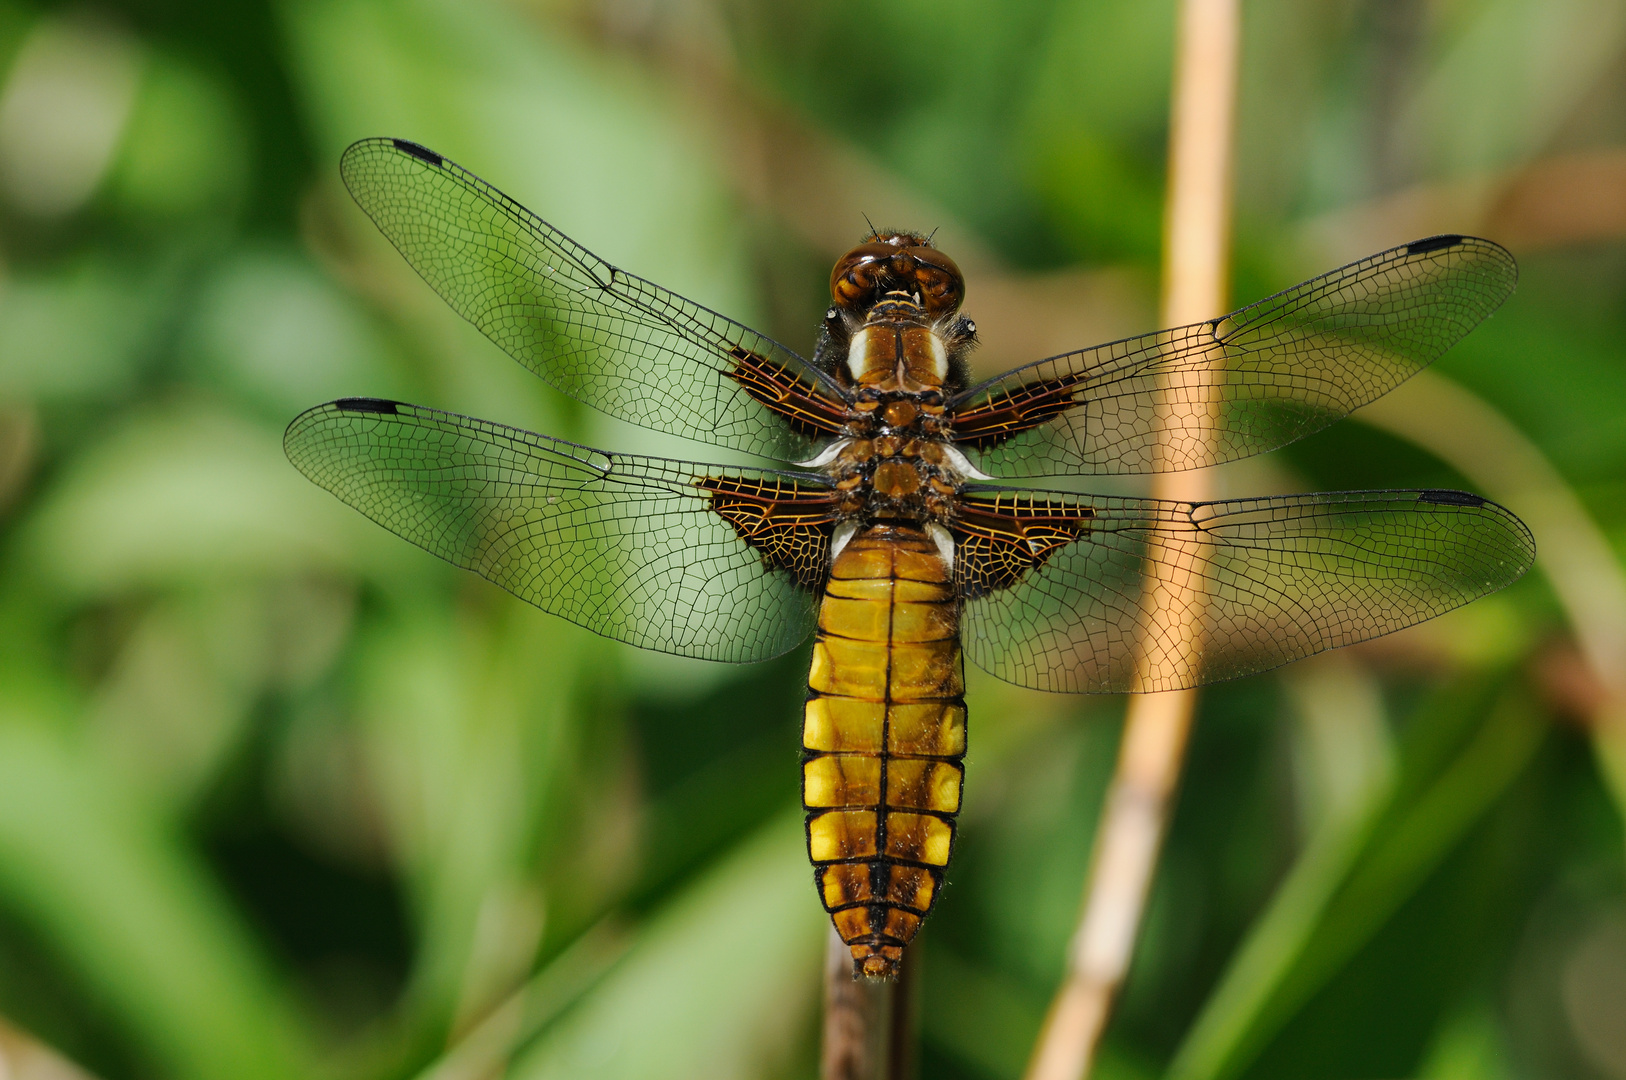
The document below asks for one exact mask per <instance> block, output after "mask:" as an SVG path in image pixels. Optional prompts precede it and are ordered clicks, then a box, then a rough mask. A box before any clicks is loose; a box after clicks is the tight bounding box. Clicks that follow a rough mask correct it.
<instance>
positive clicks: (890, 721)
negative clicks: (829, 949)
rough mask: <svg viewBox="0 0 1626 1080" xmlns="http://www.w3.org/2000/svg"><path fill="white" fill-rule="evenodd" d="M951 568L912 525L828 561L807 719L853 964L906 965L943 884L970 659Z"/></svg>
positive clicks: (828, 885)
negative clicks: (964, 657) (963, 652)
mask: <svg viewBox="0 0 1626 1080" xmlns="http://www.w3.org/2000/svg"><path fill="white" fill-rule="evenodd" d="M950 578H951V574H950V569H949V566H948V564H947V562H946V561H945V560H944V559H943V558H942V556H941V555H940V554H939V553H938V550H937V548H936V546H935V545H934V544H933V543H932V542H931V540H930V539H929V538H928V537H927V536H926V535H925V534H924V533H923V532H922V531H921V530H920V529H917V528H912V527H900V526H876V527H873V528H871V529H869V530H868V531H866V532H864V533H862V534H860V535H859V536H856V537H854V538H853V539H852V540H851V541H850V542H849V543H848V544H847V546H846V547H845V548H843V549H842V550H841V552H840V553H839V554H838V555H837V556H836V558H835V559H834V561H833V562H832V563H831V565H830V578H829V581H828V583H827V584H826V586H825V593H824V599H823V601H822V603H821V604H820V608H819V627H818V633H817V636H816V638H815V641H814V645H813V670H812V673H811V674H810V675H809V676H808V697H807V706H806V712H805V714H804V719H803V728H802V759H803V761H802V804H803V806H804V807H806V809H807V846H808V855H809V857H810V858H811V859H812V860H813V865H814V872H813V873H814V880H815V882H816V883H817V885H818V888H819V894H820V898H821V899H822V900H823V901H824V906H825V909H826V910H827V911H829V912H830V914H831V918H832V920H833V921H834V922H835V926H836V930H837V931H838V932H839V933H840V934H841V938H842V940H843V941H845V942H846V943H847V944H848V945H849V946H850V947H851V948H852V953H853V962H854V964H855V966H856V969H857V970H858V971H859V972H861V973H863V974H865V975H873V976H891V975H894V974H896V972H897V968H898V962H899V960H900V959H901V957H902V955H903V948H904V946H905V945H907V944H908V943H909V941H910V939H912V938H913V937H914V936H915V931H916V930H917V929H919V927H920V920H921V919H923V918H924V917H925V915H926V912H927V911H929V910H930V909H931V906H932V903H933V902H934V901H935V900H936V899H937V893H938V891H939V889H940V888H941V887H942V883H943V868H944V867H945V866H946V865H947V864H948V860H949V852H950V849H951V848H952V846H953V842H954V816H955V815H956V814H957V813H958V812H959V810H960V788H961V780H962V777H963V769H962V766H961V761H962V759H963V758H964V756H965V698H964V666H963V663H962V661H961V658H960V643H959V607H958V604H957V602H956V601H955V599H954V595H953V591H952V589H951V584H950Z"/></svg>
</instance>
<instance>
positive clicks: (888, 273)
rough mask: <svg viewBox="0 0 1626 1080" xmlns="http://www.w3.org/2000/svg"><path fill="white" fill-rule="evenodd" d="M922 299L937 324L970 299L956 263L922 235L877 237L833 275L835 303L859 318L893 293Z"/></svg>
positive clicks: (879, 234)
mask: <svg viewBox="0 0 1626 1080" xmlns="http://www.w3.org/2000/svg"><path fill="white" fill-rule="evenodd" d="M894 291H899V292H905V293H909V294H911V295H914V296H916V297H918V299H919V302H920V304H921V306H922V307H923V308H924V309H925V311H926V316H927V317H928V318H931V319H937V318H941V317H943V316H945V315H952V314H953V313H954V312H956V311H958V310H959V308H960V303H961V301H963V300H964V299H965V277H964V276H963V275H962V274H961V273H960V268H959V267H958V266H956V265H955V264H954V260H953V259H951V258H949V257H948V256H947V255H945V254H943V253H942V252H941V251H938V250H937V249H936V248H934V247H932V245H931V240H930V238H928V237H925V236H922V235H920V234H919V233H910V232H882V231H877V232H873V233H871V234H870V235H869V236H867V237H865V238H864V242H863V243H861V244H859V245H858V246H857V247H855V248H853V249H852V250H851V251H849V252H847V254H845V255H843V256H842V257H841V258H840V259H839V260H837V262H836V265H835V269H833V270H831V271H830V298H831V300H832V301H834V303H835V305H836V307H838V308H841V309H842V310H844V311H847V312H851V313H853V314H862V313H864V312H866V311H867V310H868V309H869V307H870V306H871V305H873V304H874V303H875V302H876V301H877V300H879V299H880V298H881V297H882V296H884V295H885V294H887V293H889V292H894Z"/></svg>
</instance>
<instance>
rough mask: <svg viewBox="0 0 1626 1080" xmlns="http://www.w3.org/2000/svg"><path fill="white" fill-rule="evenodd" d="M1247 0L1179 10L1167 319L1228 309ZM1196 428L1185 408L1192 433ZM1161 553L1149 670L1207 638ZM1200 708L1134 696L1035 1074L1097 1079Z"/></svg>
mask: <svg viewBox="0 0 1626 1080" xmlns="http://www.w3.org/2000/svg"><path fill="white" fill-rule="evenodd" d="M1240 2H1241V0H1183V2H1182V3H1181V5H1180V16H1179V20H1180V21H1179V26H1178V30H1177V41H1176V56H1175V76H1174V95H1173V107H1172V112H1171V118H1170V132H1169V182H1168V206H1167V210H1166V216H1165V229H1164V285H1163V306H1162V318H1163V325H1165V326H1180V325H1182V324H1187V323H1194V322H1200V321H1202V320H1204V319H1209V318H1213V317H1214V316H1216V315H1219V314H1221V313H1222V312H1224V310H1225V306H1226V291H1227V290H1226V277H1227V266H1228V263H1229V247H1230V203H1231V146H1232V129H1233V120H1234V111H1235V101H1236V68H1237V52H1238V38H1239V36H1240V22H1241V12H1240ZM1188 400H1189V399H1188ZM1212 404H1214V405H1217V402H1215V403H1212ZM1200 411H1201V410H1200V409H1199V410H1198V412H1199V413H1200ZM1190 423H1191V418H1190V416H1189V415H1188V416H1187V417H1186V422H1185V425H1184V426H1185V428H1186V430H1187V432H1189V430H1190ZM1153 494H1154V495H1155V496H1156V497H1157V498H1163V499H1187V500H1193V501H1198V500H1202V499H1205V498H1208V497H1209V495H1210V493H1209V483H1208V478H1207V477H1206V476H1205V475H1204V474H1203V473H1202V472H1201V471H1198V472H1186V473H1161V474H1159V475H1158V476H1157V477H1156V480H1155V483H1154V486H1153ZM1156 554H1158V555H1159V556H1160V557H1161V558H1162V559H1167V560H1168V563H1164V562H1158V563H1149V566H1152V567H1153V568H1154V569H1152V570H1150V571H1149V574H1148V579H1147V583H1146V591H1145V598H1146V609H1147V623H1146V626H1145V628H1144V629H1143V633H1142V646H1141V647H1142V650H1143V651H1142V661H1141V666H1142V670H1143V671H1147V670H1149V669H1150V668H1151V667H1152V666H1153V665H1156V666H1158V667H1167V666H1169V665H1171V664H1172V665H1173V666H1174V667H1176V668H1186V667H1188V666H1189V664H1190V662H1191V658H1192V657H1193V656H1194V655H1195V653H1196V651H1197V650H1198V649H1199V648H1200V647H1201V642H1200V640H1199V639H1198V624H1199V615H1200V611H1201V603H1202V597H1201V595H1200V594H1194V593H1193V592H1192V590H1191V586H1190V582H1189V579H1188V578H1187V577H1186V576H1185V575H1183V574H1180V573H1178V569H1177V568H1176V569H1175V570H1173V571H1169V570H1158V569H1156V567H1159V566H1167V565H1169V564H1170V563H1173V564H1178V562H1179V561H1180V560H1179V559H1178V558H1171V556H1178V554H1179V553H1177V552H1175V551H1174V550H1173V549H1166V550H1165V551H1163V552H1159V553H1156ZM1187 557H1189V556H1187ZM1143 681H1144V680H1143ZM1195 706H1196V692H1195V691H1192V690H1180V691H1173V692H1166V693H1157V694H1150V693H1149V694H1137V695H1136V696H1134V697H1132V698H1131V699H1130V703H1129V709H1128V713H1127V715H1126V717H1125V720H1124V734H1123V742H1122V744H1121V746H1120V749H1119V755H1118V763H1117V767H1116V771H1115V773H1114V775H1113V779H1112V783H1111V786H1110V787H1109V789H1108V793H1107V799H1106V806H1105V808H1104V811H1103V814H1102V818H1101V824H1100V827H1099V828H1098V830H1097V832H1096V842H1095V849H1094V856H1093V858H1092V862H1091V867H1090V876H1089V882H1088V885H1087V886H1086V899H1085V904H1084V914H1083V917H1082V919H1081V921H1080V923H1079V927H1078V930H1077V932H1076V933H1075V935H1074V938H1073V942H1072V946H1071V949H1070V951H1069V954H1068V970H1067V975H1066V978H1065V980H1064V982H1063V984H1062V987H1061V989H1060V991H1058V993H1057V995H1056V998H1055V1000H1054V1001H1053V1002H1052V1003H1051V1007H1050V1014H1049V1016H1048V1017H1047V1018H1046V1020H1045V1026H1044V1030H1043V1031H1042V1032H1041V1033H1040V1036H1039V1042H1038V1045H1037V1046H1036V1047H1035V1050H1034V1056H1033V1060H1032V1061H1031V1063H1030V1064H1029V1066H1028V1072H1027V1080H1079V1078H1081V1077H1084V1076H1087V1075H1088V1074H1089V1071H1090V1067H1091V1065H1092V1063H1093V1061H1094V1057H1095V1051H1096V1047H1097V1045H1098V1043H1099V1041H1100V1037H1101V1032H1102V1030H1103V1029H1104V1028H1105V1026H1106V1022H1107V1018H1108V1016H1109V1015H1110V1013H1111V1009H1112V1003H1113V1000H1114V998H1115V997H1116V995H1117V991H1118V988H1119V986H1120V985H1121V984H1122V983H1123V979H1124V975H1125V973H1126V972H1127V971H1128V969H1129V960H1130V956H1131V954H1132V953H1133V951H1134V944H1135V938H1136V933H1137V930H1138V929H1139V926H1140V920H1141V914H1142V911H1143V909H1144V908H1145V904H1146V895H1147V891H1148V889H1149V887H1150V884H1151V879H1152V872H1153V869H1154V867H1155V866H1156V863H1157V855H1158V850H1159V848H1160V846H1161V843H1162V839H1163V833H1164V829H1165V826H1166V824H1167V820H1168V814H1169V807H1170V803H1171V800H1172V797H1173V794H1174V790H1175V787H1176V784H1177V782H1178V780H1179V775H1180V767H1181V763H1182V762H1183V760H1184V756H1185V747H1186V739H1187V735H1188V733H1189V731H1190V727H1191V717H1192V713H1193V710H1194V709H1195Z"/></svg>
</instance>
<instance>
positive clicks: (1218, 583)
mask: <svg viewBox="0 0 1626 1080" xmlns="http://www.w3.org/2000/svg"><path fill="white" fill-rule="evenodd" d="M989 490H990V491H992V490H993V489H989ZM967 507H968V511H967V512H968V513H970V514H971V515H972V520H973V522H974V526H975V527H974V529H973V532H969V533H967V532H962V533H961V535H960V539H961V549H960V550H959V551H957V557H956V568H957V571H958V574H959V576H960V578H961V585H962V588H963V589H965V591H966V592H967V593H968V594H969V595H972V596H973V599H971V600H969V601H968V602H967V603H966V606H965V615H964V621H963V628H962V634H963V640H964V646H965V652H966V655H967V656H969V657H970V658H971V659H972V660H973V661H975V662H976V663H978V664H980V665H981V666H982V667H984V668H986V669H987V670H988V671H990V672H991V673H993V674H994V675H997V676H999V677H1000V678H1002V679H1006V680H1008V681H1010V682H1014V683H1018V684H1020V685H1022V686H1030V687H1034V688H1036V689H1040V690H1056V691H1067V692H1073V693H1080V692H1103V691H1109V692H1119V691H1128V690H1136V689H1139V690H1174V689H1179V688H1182V687H1189V686H1196V685H1199V684H1201V683H1209V682H1217V681H1220V680H1223V679H1231V678H1236V677H1238V676H1241V675H1248V674H1252V673H1253V672H1257V671H1264V670H1266V669H1268V668H1273V667H1276V666H1277V665H1279V664H1285V663H1287V662H1289V661H1291V660H1298V659H1301V658H1303V657H1306V656H1309V655H1311V654H1313V653H1318V652H1321V651H1322V650H1324V649H1333V648H1337V647H1338V646H1340V645H1349V644H1352V643H1354V642H1357V641H1365V640H1366V639H1368V638H1374V637H1378V636H1379V635H1382V634H1387V633H1389V632H1391V631H1393V630H1399V629H1401V628H1402V627H1406V626H1411V625H1412V624H1414V623H1419V622H1422V621H1423V620H1425V619H1430V618H1433V617H1434V616H1436V615H1439V614H1441V613H1442V612H1445V611H1449V610H1451V609H1452V608H1455V607H1459V606H1461V605H1462V604H1466V603H1468V602H1469V601H1470V600H1473V599H1476V598H1477V597H1481V596H1484V595H1485V594H1487V593H1491V592H1494V591H1496V590H1497V589H1500V588H1502V587H1503V586H1505V585H1508V584H1510V583H1512V582H1513V581H1516V580H1517V579H1518V578H1519V577H1520V576H1521V575H1522V574H1523V573H1524V572H1525V571H1526V570H1528V569H1529V568H1530V565H1531V563H1532V561H1533V560H1534V558H1535V544H1534V541H1533V540H1532V538H1531V536H1530V532H1529V530H1528V529H1526V528H1525V527H1524V525H1523V523H1521V522H1520V521H1519V520H1518V519H1517V518H1516V517H1514V516H1513V515H1512V514H1510V513H1509V512H1508V511H1507V510H1504V509H1503V508H1502V507H1500V506H1497V505H1496V504H1495V503H1491V502H1487V501H1485V500H1483V499H1480V498H1479V497H1477V496H1474V495H1467V494H1464V493H1462V492H1455V491H1352V492H1340V493H1332V494H1324V495H1293V496H1285V497H1279V498H1264V499H1236V500H1230V501H1226V502H1215V503H1196V504H1192V503H1175V502H1160V501H1154V500H1149V499H1119V498H1094V497H1092V496H1080V495H1068V494H1064V493H1061V492H1022V493H1019V494H1016V493H1011V492H1009V491H1008V490H1006V491H993V493H992V494H989V493H988V492H984V493H982V494H978V493H976V492H972V493H969V495H968V500H967ZM979 508H980V509H981V511H982V512H983V513H982V516H981V517H980V518H978V517H977V513H978V510H979ZM976 522H980V524H975V523H976ZM1002 532H1003V535H1000V534H1001V533H1002ZM1000 545H1004V547H1003V548H1000ZM990 550H992V551H994V553H995V555H996V556H997V555H998V554H999V552H1000V551H1003V552H1004V555H1005V559H1004V561H1003V562H1001V561H1000V560H999V558H997V557H989V556H988V552H989V551H990ZM962 551H963V552H968V553H969V554H970V555H971V556H972V557H971V558H961V557H960V554H961V552H962ZM979 553H980V555H979ZM979 558H980V559H981V561H980V562H979ZM1013 560H1016V561H1018V562H1019V561H1022V560H1025V561H1026V563H1027V564H1028V565H1027V566H1026V568H1025V572H1023V571H1022V570H1021V569H1019V570H1018V571H1017V572H1014V573H1013V572H1011V571H1010V570H1009V567H1010V566H1011V565H1013ZM988 567H994V568H995V569H996V571H997V570H998V569H999V568H1000V567H1005V568H1006V569H1005V570H1003V571H999V572H1004V573H1006V574H1007V580H1008V579H1009V578H1011V577H1014V578H1015V579H1016V580H1015V582H1014V584H1011V585H1009V586H1008V587H998V588H996V589H995V590H994V591H987V592H983V593H982V595H976V594H977V593H978V591H979V589H978V583H977V574H978V571H979V569H986V568H988Z"/></svg>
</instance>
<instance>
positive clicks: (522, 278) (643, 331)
mask: <svg viewBox="0 0 1626 1080" xmlns="http://www.w3.org/2000/svg"><path fill="white" fill-rule="evenodd" d="M339 171H340V174H341V175H342V176H343V177H344V183H345V186H346V187H348V188H349V189H350V194H351V195H352V196H354V197H355V200H356V202H357V203H359V204H360V206H361V208H362V209H363V210H365V211H366V212H367V215H368V216H369V217H371V218H372V219H373V221H374V222H376V223H377V225H378V227H379V229H380V230H381V231H382V232H383V233H384V235H385V236H387V237H388V238H389V240H390V242H391V243H393V244H394V245H395V246H396V248H397V249H399V250H400V252H401V254H402V255H404V256H405V257H406V260H407V262H409V263H411V264H412V267H413V269H415V270H417V271H418V273H419V274H421V275H422V276H423V279H424V280H425V281H427V282H428V283H429V284H430V286H431V287H432V288H434V290H435V291H436V292H438V293H439V294H440V295H441V296H442V297H443V298H445V300H446V302H447V303H449V304H450V305H451V306H452V307H453V308H454V309H455V310H456V311H457V313H458V314H459V315H462V316H463V317H464V318H465V319H468V320H469V321H470V322H471V323H473V324H474V325H475V326H477V327H479V328H480V330H481V331H482V332H484V333H485V335H486V336H487V337H489V338H490V339H491V340H492V341H494V342H496V343H497V344H498V345H500V346H501V347H502V348H503V350H504V351H506V352H507V353H508V354H509V355H510V356H512V357H513V358H514V359H516V360H518V361H519V362H520V363H521V364H523V365H524V366H525V367H526V368H528V369H530V370H531V371H532V372H534V373H536V374H537V375H539V376H541V377H542V378H543V379H545V380H547V381H548V382H549V383H551V384H552V385H553V386H555V387H557V388H558V389H560V390H562V391H563V392H564V393H566V394H569V395H570V396H571V397H574V398H576V399H577V400H578V401H582V402H585V403H586V404H588V405H591V406H593V407H594V408H596V409H601V410H603V411H604V412H606V413H609V414H610V415H611V416H616V417H619V418H621V419H623V420H627V421H630V422H632V423H634V424H640V425H642V426H644V427H649V428H655V429H657V430H659V431H666V432H671V433H672V434H675V435H681V436H684V437H686V438H691V439H698V440H700V441H703V442H709V443H713V444H716V445H718V446H729V447H734V448H736V449H740V450H744V451H747V452H749V453H754V454H761V455H764V456H769V457H777V458H782V459H786V460H799V459H800V458H801V457H802V456H804V455H805V454H806V452H807V450H808V449H809V446H810V443H809V442H808V441H807V440H806V439H805V438H803V437H802V436H799V435H797V434H796V433H795V432H793V431H792V430H790V429H789V428H788V427H787V426H786V424H785V423H784V421H782V420H781V419H779V418H778V417H777V416H776V415H775V414H774V413H773V411H772V410H770V409H768V408H767V407H766V406H764V405H763V404H762V403H761V402H759V401H757V400H756V399H754V398H753V397H751V396H750V395H749V394H747V393H744V392H743V391H742V390H741V388H740V384H739V383H738V382H736V381H735V380H734V379H733V378H731V377H730V372H734V371H736V370H737V369H738V368H739V366H740V365H741V364H742V363H750V364H752V365H753V366H756V367H761V366H767V367H768V368H770V369H775V370H782V371H783V372H785V373H788V375H789V376H790V377H791V378H792V379H793V380H794V381H796V382H797V383H799V384H800V385H801V386H802V387H803V388H804V389H805V390H807V391H809V392H816V393H819V394H820V395H822V396H831V397H834V398H835V399H837V400H839V398H840V392H839V391H838V390H836V389H835V388H834V385H833V384H832V383H830V382H829V380H828V379H827V378H826V377H825V376H824V375H822V374H821V373H820V372H818V371H817V370H816V369H815V368H813V367H812V366H811V365H809V364H808V363H807V362H806V361H804V360H803V359H802V358H801V357H800V356H797V355H796V354H795V353H793V352H791V351H790V350H789V349H786V348H785V347H784V346H782V345H780V344H778V343H777V342H775V341H772V340H770V339H769V338H766V337H764V336H762V335H761V334H758V333H756V332H755V331H754V330H751V329H750V328H748V327H745V326H742V325H740V324H739V323H737V322H734V321H732V320H730V319H726V318H724V317H723V316H721V315H718V314H717V313H716V312H713V311H710V310H708V309H707V308H704V307H701V306H700V305H699V304H696V303H694V302H693V301H691V300H686V299H684V298H683V297H681V296H678V295H676V294H675V293H672V292H668V291H667V290H666V289H663V288H661V287H660V286H658V285H654V284H651V283H650V282H647V281H645V280H644V279H642V278H639V277H635V276H633V275H632V274H629V273H627V272H626V271H624V270H620V269H617V268H616V267H614V266H611V265H610V264H609V263H607V262H605V261H604V260H603V259H600V258H599V257H598V256H596V255H594V254H593V253H592V252H590V251H588V250H586V249H585V248H583V247H581V246H580V245H578V244H576V243H575V242H574V241H572V240H571V239H570V238H569V237H567V236H565V235H564V234H562V233H560V232H559V231H558V230H557V229H555V228H553V226H551V225H549V224H548V223H547V222H545V221H543V220H542V219H541V218H539V217H537V216H536V215H535V214H533V213H531V212H530V211H529V210H527V209H525V208H524V207H523V206H521V205H519V204H518V203H516V202H515V201H514V200H512V199H510V198H509V197H508V196H506V195H504V194H503V193H502V192H500V191H498V190H497V189H496V188H494V187H492V186H491V185H489V184H487V183H486V182H485V181H483V180H481V179H480V178H479V177H477V176H475V175H473V174H472V173H470V172H468V171H466V170H464V169H462V168H460V167H459V166H457V165H455V164H453V163H452V162H450V161H447V160H446V159H445V158H443V157H441V156H440V155H439V154H436V153H434V152H433V151H431V150H427V149H425V148H424V147H421V146H419V145H417V144H416V143H410V142H407V141H405V140H403V139H364V140H362V141H361V142H358V143H356V144H354V145H353V146H351V147H350V148H349V149H348V150H346V151H345V152H344V158H343V159H342V160H341V162H340V164H339Z"/></svg>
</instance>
